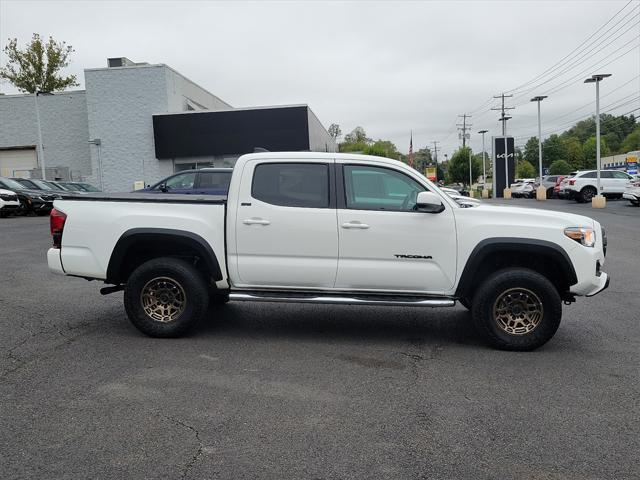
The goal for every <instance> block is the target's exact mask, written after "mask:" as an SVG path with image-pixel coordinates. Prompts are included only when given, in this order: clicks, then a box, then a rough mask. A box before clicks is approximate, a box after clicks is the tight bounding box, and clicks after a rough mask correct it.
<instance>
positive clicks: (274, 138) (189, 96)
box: [0, 58, 335, 191]
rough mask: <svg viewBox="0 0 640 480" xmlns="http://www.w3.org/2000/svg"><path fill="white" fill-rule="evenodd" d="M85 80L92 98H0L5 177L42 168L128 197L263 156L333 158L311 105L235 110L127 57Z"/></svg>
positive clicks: (0, 172)
mask: <svg viewBox="0 0 640 480" xmlns="http://www.w3.org/2000/svg"><path fill="white" fill-rule="evenodd" d="M84 77H85V90H78V91H69V92H59V93H53V94H39V95H37V96H35V95H33V94H27V95H0V176H9V177H27V178H29V177H32V178H42V167H43V165H44V170H45V176H46V178H47V179H50V180H53V179H59V180H82V181H87V182H90V183H92V184H94V185H96V186H98V187H102V189H103V190H105V191H127V190H132V189H133V188H134V187H135V186H136V185H140V184H142V183H143V182H144V184H150V183H154V182H156V181H158V180H160V179H162V178H164V177H166V176H168V175H171V174H172V173H174V172H176V171H180V170H185V169H192V168H202V167H211V166H215V167H232V166H233V165H234V164H235V161H236V160H237V159H238V157H239V156H240V155H242V154H245V153H250V152H253V151H255V149H259V148H262V149H266V150H270V151H322V152H333V151H335V142H334V139H333V138H332V137H331V136H330V135H329V134H328V132H327V130H326V129H325V128H324V127H323V125H322V124H321V123H320V121H319V120H318V118H317V117H316V116H315V114H314V113H313V112H312V111H311V110H310V109H309V107H308V106H307V105H287V106H275V107H255V108H233V107H232V106H231V105H229V104H228V103H227V102H225V101H223V100H221V99H220V98H218V97H217V96H215V95H213V94H212V93H210V92H208V91H207V90H205V89H204V88H202V87H200V86H199V85H196V84H195V83H193V82H192V81H190V80H189V79H187V78H186V77H184V76H183V75H181V74H180V73H178V72H176V71H175V70H173V69H172V68H171V67H168V66H167V65H164V64H157V65H150V64H147V63H134V62H132V61H130V60H129V59H127V58H110V59H108V60H107V67H106V68H91V69H86V70H85V71H84ZM40 139H41V140H40ZM40 143H41V144H42V152H41V153H40V149H39V147H38V146H39V145H40Z"/></svg>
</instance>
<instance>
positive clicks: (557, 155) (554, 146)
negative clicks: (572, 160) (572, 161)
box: [542, 134, 567, 167]
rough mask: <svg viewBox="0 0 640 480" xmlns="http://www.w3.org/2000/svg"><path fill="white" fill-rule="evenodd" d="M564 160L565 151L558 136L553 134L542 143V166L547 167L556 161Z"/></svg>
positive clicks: (565, 156)
mask: <svg viewBox="0 0 640 480" xmlns="http://www.w3.org/2000/svg"><path fill="white" fill-rule="evenodd" d="M565 158H567V149H566V148H565V146H564V143H563V142H562V140H561V139H560V137H559V136H558V135H556V134H553V135H551V136H550V137H549V138H547V139H546V140H545V141H544V142H542V165H544V166H545V167H548V166H549V165H551V164H552V163H553V162H555V161H556V160H564V159H565Z"/></svg>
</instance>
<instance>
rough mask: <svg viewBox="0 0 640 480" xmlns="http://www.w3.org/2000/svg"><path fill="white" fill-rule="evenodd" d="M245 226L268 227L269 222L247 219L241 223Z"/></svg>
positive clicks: (259, 219)
mask: <svg viewBox="0 0 640 480" xmlns="http://www.w3.org/2000/svg"><path fill="white" fill-rule="evenodd" d="M242 223H244V224H245V225H270V224H271V222H270V221H269V220H265V219H263V218H255V217H253V218H247V219H245V220H243V221H242Z"/></svg>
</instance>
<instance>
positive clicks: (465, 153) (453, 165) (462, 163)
mask: <svg viewBox="0 0 640 480" xmlns="http://www.w3.org/2000/svg"><path fill="white" fill-rule="evenodd" d="M469 156H471V176H472V179H473V181H474V182H475V181H476V180H477V179H478V177H479V176H480V175H481V174H482V164H481V163H480V162H479V161H478V159H477V158H476V157H474V156H473V153H472V152H471V149H470V148H469V147H461V148H459V149H458V150H457V151H456V152H455V153H454V154H453V155H452V156H451V158H450V159H449V165H448V170H447V176H448V181H449V182H453V183H463V184H465V185H469Z"/></svg>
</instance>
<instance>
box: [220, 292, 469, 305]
mask: <svg viewBox="0 0 640 480" xmlns="http://www.w3.org/2000/svg"><path fill="white" fill-rule="evenodd" d="M229 300H237V301H245V302H247V301H248V302H286V303H325V304H337V305H388V306H402V307H453V306H454V305H455V304H456V302H455V300H453V299H452V298H448V297H418V296H402V295H350V296H338V295H328V294H327V295H322V294H315V293H308V292H304V293H295V292H268V291H252V292H231V293H229Z"/></svg>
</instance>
